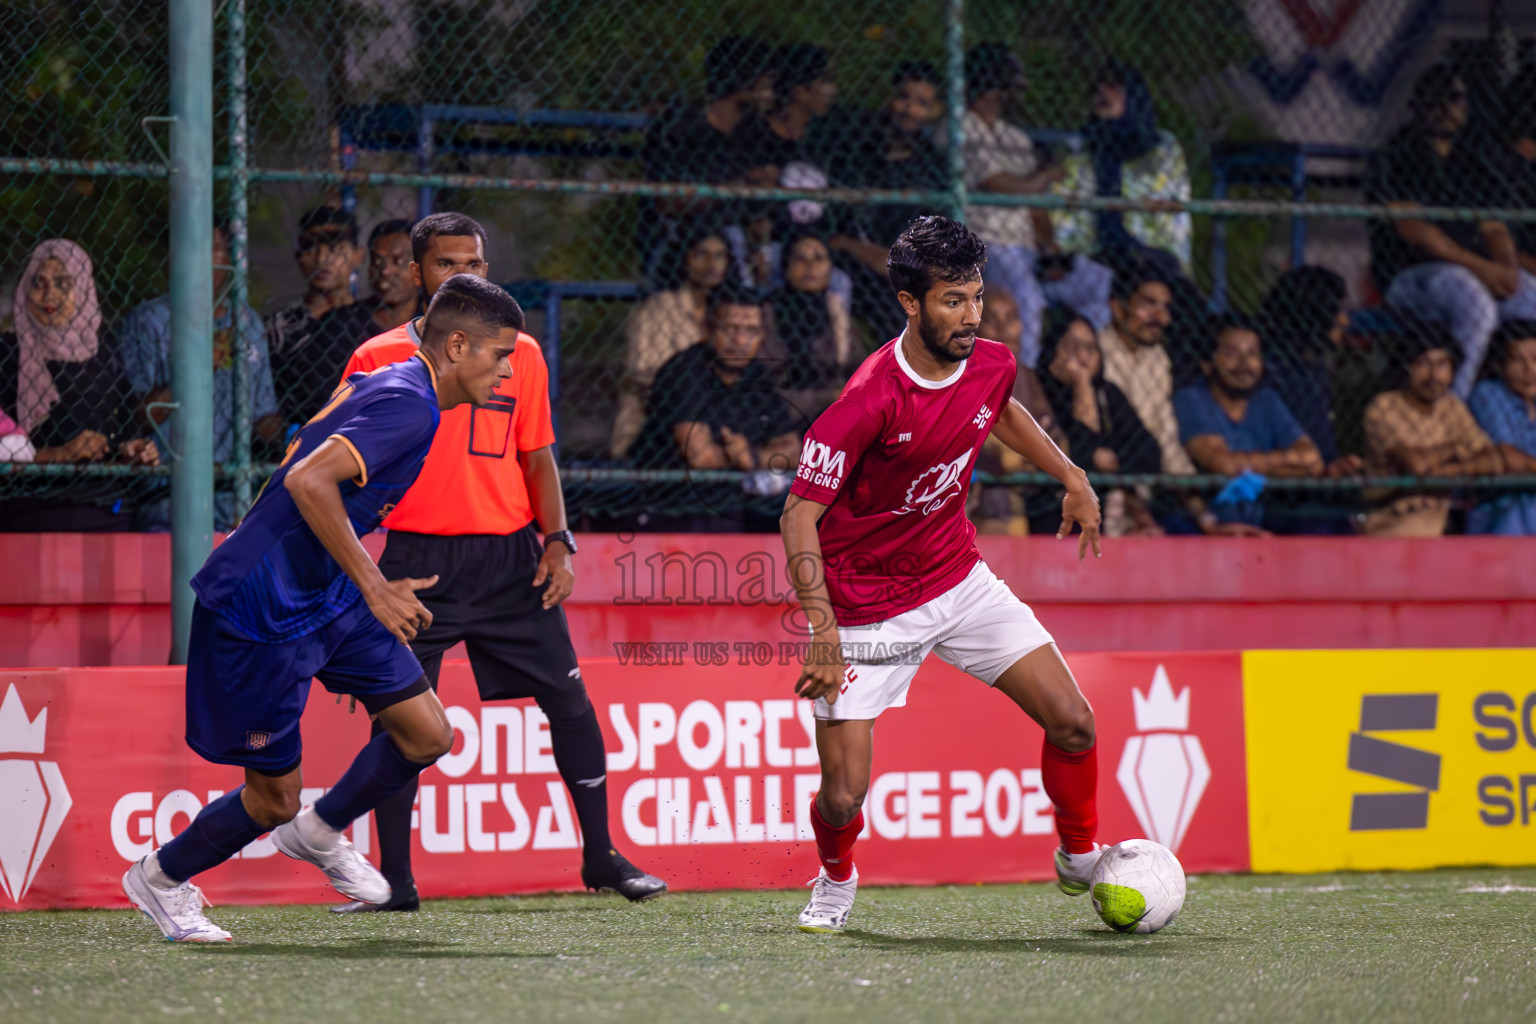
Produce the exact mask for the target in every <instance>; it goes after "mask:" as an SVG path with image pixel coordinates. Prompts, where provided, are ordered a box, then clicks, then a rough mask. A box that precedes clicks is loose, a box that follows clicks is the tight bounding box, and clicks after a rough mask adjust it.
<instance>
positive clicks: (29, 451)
mask: <svg viewBox="0 0 1536 1024" xmlns="http://www.w3.org/2000/svg"><path fill="white" fill-rule="evenodd" d="M14 301H15V304H14V306H13V307H12V308H13V309H14V311H15V312H14V323H13V324H12V328H11V330H10V331H7V332H5V333H4V334H0V408H3V409H8V410H14V412H15V418H14V420H13V419H11V418H10V417H9V416H6V417H4V420H3V422H0V434H3V435H4V438H3V440H0V448H3V450H4V451H5V453H6V454H5V455H4V456H3V461H8V462H38V463H59V462H74V463H87V462H102V461H108V460H115V461H119V462H126V463H129V464H133V465H144V466H154V465H158V464H159V462H160V453H159V450H158V449H157V447H156V446H155V444H154V442H153V441H150V440H148V439H146V438H145V437H143V436H141V431H139V430H138V429H136V428H135V423H134V418H133V403H132V396H131V394H130V392H129V389H128V383H127V381H126V380H124V378H123V373H122V369H121V368H120V366H119V364H118V361H117V357H116V354H115V352H114V350H113V345H112V342H111V340H110V339H109V338H107V337H105V336H104V335H103V332H102V329H101V320H102V318H101V307H100V305H99V303H98V300H97V297H96V279H95V274H94V272H93V269H92V266H91V257H90V255H89V254H88V253H87V252H86V251H85V250H84V249H83V248H81V247H80V246H79V245H77V244H75V243H74V242H71V241H68V240H66V239H62V238H55V239H50V240H49V241H46V242H43V243H42V244H41V245H39V246H37V248H35V249H33V250H32V252H31V254H30V255H29V256H28V257H27V266H26V270H25V271H23V273H22V276H21V280H20V281H18V282H17V285H16V296H15V300H14ZM121 492H122V485H121V481H118V482H116V483H114V482H112V481H110V480H105V479H101V478H97V479H93V480H88V481H81V482H80V483H78V484H74V483H72V484H71V485H70V486H69V487H68V489H67V491H66V492H65V493H64V494H63V495H62V496H59V497H49V498H11V499H8V500H6V501H5V502H3V503H0V529H4V530H7V531H26V532H32V531H42V532H52V531H68V532H72V533H79V532H97V531H106V530H126V529H128V528H129V526H130V525H131V523H132V515H131V512H126V511H124V510H123V508H122V502H121V501H120V500H119V495H120V494H121Z"/></svg>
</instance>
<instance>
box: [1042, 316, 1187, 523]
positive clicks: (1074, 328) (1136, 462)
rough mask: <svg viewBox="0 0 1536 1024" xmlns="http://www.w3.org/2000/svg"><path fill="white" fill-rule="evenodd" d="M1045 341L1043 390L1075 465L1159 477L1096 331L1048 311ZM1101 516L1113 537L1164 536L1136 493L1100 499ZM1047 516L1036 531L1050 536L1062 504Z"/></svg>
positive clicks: (1156, 454) (1156, 460)
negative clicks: (1108, 374) (1109, 374)
mask: <svg viewBox="0 0 1536 1024" xmlns="http://www.w3.org/2000/svg"><path fill="white" fill-rule="evenodd" d="M1042 337H1043V339H1044V346H1043V347H1042V348H1041V350H1040V366H1041V369H1042V371H1043V372H1042V373H1041V376H1040V382H1041V386H1042V387H1043V389H1044V391H1045V396H1046V398H1047V399H1048V400H1049V401H1050V404H1051V407H1052V408H1053V409H1058V410H1060V413H1059V415H1060V417H1061V420H1062V423H1063V424H1064V425H1065V431H1066V437H1067V442H1068V449H1069V453H1070V454H1071V455H1072V457H1073V459H1075V460H1076V461H1077V462H1078V464H1079V465H1081V466H1082V467H1083V468H1085V469H1087V470H1088V471H1089V472H1093V473H1156V472H1158V469H1159V468H1160V466H1161V463H1162V455H1161V452H1160V450H1159V449H1158V446H1157V440H1156V439H1155V438H1153V436H1152V434H1151V433H1150V432H1148V430H1147V428H1146V426H1145V425H1144V424H1143V423H1142V422H1141V418H1140V417H1139V416H1137V415H1136V410H1135V409H1133V408H1132V407H1131V403H1130V401H1129V400H1128V399H1127V398H1126V397H1125V392H1123V391H1121V390H1120V389H1119V388H1117V387H1116V386H1115V385H1113V384H1111V383H1110V382H1109V381H1107V380H1105V379H1104V356H1103V353H1102V352H1100V350H1099V340H1098V338H1097V337H1096V336H1095V335H1094V333H1093V326H1092V325H1091V324H1089V323H1088V321H1086V320H1084V319H1083V318H1082V317H1080V316H1078V315H1077V314H1075V313H1072V312H1069V311H1067V310H1063V309H1053V310H1051V311H1049V312H1048V313H1047V314H1046V318H1045V329H1044V333H1043V335H1042ZM1104 509H1105V519H1104V523H1105V526H1106V529H1110V530H1113V531H1114V532H1113V533H1112V534H1111V536H1116V537H1125V536H1142V537H1155V536H1158V535H1160V534H1161V533H1162V532H1163V531H1162V528H1161V527H1159V526H1158V525H1157V522H1156V521H1155V520H1154V519H1153V517H1152V513H1151V510H1150V509H1148V507H1147V504H1146V501H1145V500H1144V499H1143V498H1142V497H1141V496H1140V495H1138V494H1137V493H1136V492H1134V491H1125V490H1120V489H1118V488H1117V489H1113V490H1110V491H1107V492H1105V494H1104ZM1051 512H1052V513H1053V516H1052V517H1051V518H1050V519H1049V520H1048V521H1046V522H1043V523H1041V524H1040V525H1042V526H1043V527H1044V528H1045V529H1047V530H1049V531H1050V532H1052V533H1054V532H1055V531H1056V529H1057V528H1058V527H1059V526H1060V525H1061V509H1060V507H1059V505H1058V506H1057V507H1055V508H1053V509H1051ZM1110 513H1113V514H1112V515H1111V514H1110ZM1042 532H1045V531H1044V530H1042Z"/></svg>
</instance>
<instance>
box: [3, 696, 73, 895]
mask: <svg viewBox="0 0 1536 1024" xmlns="http://www.w3.org/2000/svg"><path fill="white" fill-rule="evenodd" d="M47 728H48V709H47V708H43V709H42V710H41V711H39V712H38V713H37V717H36V718H28V717H27V709H26V707H25V706H24V705H23V704H22V703H21V694H20V693H18V692H17V691H16V684H15V683H12V684H11V685H10V686H9V687H8V688H7V689H6V691H5V700H4V702H0V755H6V754H11V755H15V754H22V755H26V754H41V753H43V747H44V743H45V741H46V739H47V735H46V731H47ZM73 805H74V800H73V799H71V797H70V795H69V787H68V786H66V785H65V784H64V775H63V773H61V772H60V771H59V765H58V762H56V761H39V760H34V759H32V758H28V757H14V756H13V757H5V756H0V821H3V822H5V827H4V828H0V893H3V894H4V895H5V896H7V897H9V898H10V900H11V901H12V902H13V903H20V902H21V900H22V899H23V898H24V897H25V896H26V895H27V890H28V889H30V888H31V887H32V882H33V880H34V879H35V878H37V873H38V872H39V871H40V870H42V868H43V867H44V866H45V865H46V864H47V863H48V859H47V858H48V850H49V848H50V847H52V846H53V841H54V839H55V838H57V837H58V834H59V829H60V827H61V826H62V825H63V824H64V817H65V815H67V814H68V813H69V809H70V807H72V806H73Z"/></svg>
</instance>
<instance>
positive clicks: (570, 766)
mask: <svg viewBox="0 0 1536 1024" xmlns="http://www.w3.org/2000/svg"><path fill="white" fill-rule="evenodd" d="M545 714H546V716H547V717H549V741H550V742H549V745H550V747H551V748H553V752H554V755H555V767H556V768H558V769H559V770H560V778H562V779H564V780H565V788H566V789H568V790H570V793H571V803H573V804H575V805H576V820H577V821H579V822H581V841H582V848H583V849H582V855H583V856H584V857H585V858H586V859H588V860H591V861H598V862H601V861H606V860H607V857H608V851H609V850H611V849H612V848H613V847H612V843H611V840H610V839H609V838H608V754H607V752H606V751H604V750H603V731H602V729H600V728H598V725H597V712H596V711H594V710H593V709H592V704H591V703H590V702H588V704H587V706H586V709H585V710H584V711H582V712H581V713H580V714H577V715H574V716H572V717H570V718H554V717H552V716H549V715H548V712H545Z"/></svg>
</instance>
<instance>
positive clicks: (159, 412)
mask: <svg viewBox="0 0 1536 1024" xmlns="http://www.w3.org/2000/svg"><path fill="white" fill-rule="evenodd" d="M212 255H213V266H214V270H213V293H214V295H215V296H218V295H222V294H224V285H225V284H226V283H227V282H228V280H229V270H228V269H227V267H228V265H229V236H228V234H227V232H226V229H225V228H224V227H223V226H222V225H220V226H215V228H214V232H213V254H212ZM236 330H238V331H239V332H240V337H241V338H242V339H243V340H244V342H245V347H246V353H247V355H246V360H247V362H246V368H245V369H246V373H245V392H246V408H247V409H248V410H249V411H250V416H251V427H252V431H253V434H254V437H253V440H254V441H255V442H256V444H258V445H261V444H265V445H266V446H267V448H268V454H271V453H274V452H275V449H277V448H279V447H280V445H281V441H282V437H283V418H282V416H281V415H280V414H279V412H278V405H277V395H276V393H275V392H274V391H273V388H272V364H271V360H270V359H269V358H268V355H267V334H266V331H265V330H264V329H263V328H262V323H261V317H259V316H258V315H257V314H256V311H255V310H254V309H252V308H251V307H250V306H249V305H246V306H245V307H243V308H241V309H239V310H235V309H232V308H231V307H230V304H229V302H228V301H227V300H226V301H223V302H220V303H218V304H217V305H216V306H215V307H214V310H213V339H212V340H213V461H214V462H216V463H226V462H229V461H230V460H231V459H233V458H234V451H235V422H234V412H235V409H234V360H235V348H236V346H235V331H236ZM118 355H119V357H120V358H121V360H122V364H123V370H124V372H125V373H126V374H127V375H128V382H129V384H130V385H131V387H132V390H133V393H134V396H135V399H136V402H137V408H138V409H139V410H140V413H141V414H142V415H143V416H145V417H148V419H149V420H151V421H153V422H154V423H156V424H161V425H163V424H165V423H167V422H170V423H172V424H173V425H174V420H175V417H174V415H173V414H172V413H171V412H170V410H168V409H165V408H164V407H163V405H159V404H157V403H168V402H173V401H174V400H175V396H174V395H173V394H172V393H171V297H170V296H169V295H161V296H159V297H158V298H154V299H150V300H149V301H148V302H145V303H143V304H141V305H139V306H138V307H136V308H135V309H133V310H131V311H130V312H129V313H128V315H127V316H125V317H124V318H123V321H122V323H121V324H120V325H119V326H118ZM263 454H264V453H262V452H260V451H258V452H257V453H256V455H257V457H258V458H260V457H262V455H263ZM237 519H238V510H237V508H236V506H235V498H234V492H233V491H232V490H230V489H229V488H228V487H225V486H221V487H220V488H219V490H217V491H216V492H215V493H214V501H213V521H214V529H216V530H229V529H233V528H234V525H235V523H236V521H237ZM170 522H171V510H170V500H169V499H168V498H167V499H163V500H159V501H155V502H151V503H149V504H147V505H145V506H144V507H142V508H140V509H139V511H138V515H137V517H136V526H137V528H138V529H141V530H150V531H160V530H168V529H170Z"/></svg>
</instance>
